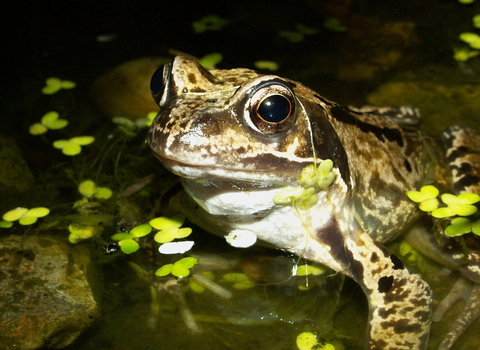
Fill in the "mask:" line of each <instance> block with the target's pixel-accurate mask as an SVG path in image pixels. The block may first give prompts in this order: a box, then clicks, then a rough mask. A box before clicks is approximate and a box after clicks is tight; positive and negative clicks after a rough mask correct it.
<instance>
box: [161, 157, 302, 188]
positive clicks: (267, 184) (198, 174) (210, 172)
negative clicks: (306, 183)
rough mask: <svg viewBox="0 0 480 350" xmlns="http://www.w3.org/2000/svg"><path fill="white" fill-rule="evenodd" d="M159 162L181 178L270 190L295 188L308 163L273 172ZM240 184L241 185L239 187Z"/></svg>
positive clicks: (270, 170)
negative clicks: (291, 168) (274, 188)
mask: <svg viewBox="0 0 480 350" xmlns="http://www.w3.org/2000/svg"><path fill="white" fill-rule="evenodd" d="M157 157H158V155H157ZM158 158H159V160H160V162H161V163H162V164H163V165H164V166H165V167H166V168H167V169H168V170H169V171H171V172H172V173H174V174H175V175H178V176H180V177H182V178H186V179H192V180H198V181H202V180H205V181H209V182H212V183H216V182H223V183H224V182H231V183H237V184H239V186H241V187H242V188H243V187H245V185H246V184H248V187H255V188H272V187H285V186H289V185H292V186H297V185H298V177H299V174H300V171H301V170H302V169H303V167H305V166H306V165H308V163H305V164H302V165H299V170H295V171H294V170H284V171H279V170H274V169H268V168H265V169H254V170H251V169H241V168H227V167H222V166H211V165H205V166H204V165H196V164H189V163H186V162H179V161H177V160H173V159H169V158H162V157H158ZM240 184H242V185H240Z"/></svg>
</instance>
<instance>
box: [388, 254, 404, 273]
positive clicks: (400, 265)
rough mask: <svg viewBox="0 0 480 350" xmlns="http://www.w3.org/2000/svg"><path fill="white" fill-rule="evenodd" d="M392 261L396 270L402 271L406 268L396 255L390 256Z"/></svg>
mask: <svg viewBox="0 0 480 350" xmlns="http://www.w3.org/2000/svg"><path fill="white" fill-rule="evenodd" d="M390 260H391V261H392V264H393V269H394V270H401V269H403V268H404V267H405V265H403V261H402V260H400V259H399V258H398V256H396V255H395V254H392V255H390Z"/></svg>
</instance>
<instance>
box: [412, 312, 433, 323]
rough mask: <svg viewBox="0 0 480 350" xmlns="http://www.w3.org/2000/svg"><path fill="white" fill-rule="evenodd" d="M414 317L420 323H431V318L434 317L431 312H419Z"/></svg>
mask: <svg viewBox="0 0 480 350" xmlns="http://www.w3.org/2000/svg"><path fill="white" fill-rule="evenodd" d="M413 316H414V317H415V318H416V319H417V320H419V321H420V322H428V321H430V317H431V316H432V315H431V312H429V311H417V312H415V313H414V314H413Z"/></svg>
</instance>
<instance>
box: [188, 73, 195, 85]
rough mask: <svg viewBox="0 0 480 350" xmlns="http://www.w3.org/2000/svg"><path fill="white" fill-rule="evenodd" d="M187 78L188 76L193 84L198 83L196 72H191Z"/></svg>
mask: <svg viewBox="0 0 480 350" xmlns="http://www.w3.org/2000/svg"><path fill="white" fill-rule="evenodd" d="M187 78H188V81H189V82H190V84H192V85H193V84H196V83H197V78H196V77H195V74H193V73H190V74H188V76H187Z"/></svg>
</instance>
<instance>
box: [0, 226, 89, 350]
mask: <svg viewBox="0 0 480 350" xmlns="http://www.w3.org/2000/svg"><path fill="white" fill-rule="evenodd" d="M80 248H81V247H74V246H71V245H68V244H67V243H66V241H65V240H64V239H60V238H58V237H55V236H39V235H35V236H33V235H32V236H29V235H10V236H6V237H0V276H1V277H0V330H1V331H0V344H1V348H2V349H3V350H13V349H15V350H30V349H38V348H40V347H48V348H56V349H58V348H62V347H64V346H67V345H69V344H70V343H72V342H73V341H74V340H75V339H76V338H77V336H78V335H79V334H80V333H81V332H82V331H83V330H84V329H85V328H86V327H88V326H89V325H90V324H91V323H92V321H93V319H94V317H95V315H96V313H97V305H96V302H95V300H94V298H93V294H92V290H91V288H90V285H89V284H88V282H87V279H86V269H87V265H88V264H89V254H88V251H87V250H83V249H80Z"/></svg>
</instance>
